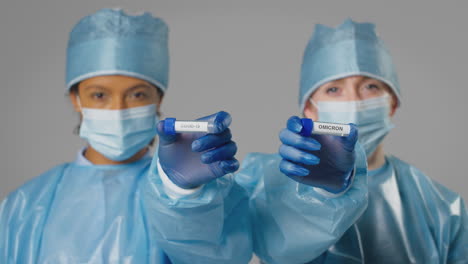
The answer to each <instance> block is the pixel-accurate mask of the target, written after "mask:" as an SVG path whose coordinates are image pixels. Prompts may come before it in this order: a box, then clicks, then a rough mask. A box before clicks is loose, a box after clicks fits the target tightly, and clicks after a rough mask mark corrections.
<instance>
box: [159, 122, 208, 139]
mask: <svg viewBox="0 0 468 264" xmlns="http://www.w3.org/2000/svg"><path fill="white" fill-rule="evenodd" d="M164 132H165V133H166V134H168V135H175V134H176V133H213V132H214V126H213V123H212V122H208V121H199V120H193V121H190V120H176V119H175V118H166V119H165V120H164Z"/></svg>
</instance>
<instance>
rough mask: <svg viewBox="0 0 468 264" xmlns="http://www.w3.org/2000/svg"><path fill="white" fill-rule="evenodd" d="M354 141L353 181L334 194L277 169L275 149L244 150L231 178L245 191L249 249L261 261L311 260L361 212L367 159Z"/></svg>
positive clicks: (364, 203)
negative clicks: (249, 223) (250, 236)
mask: <svg viewBox="0 0 468 264" xmlns="http://www.w3.org/2000/svg"><path fill="white" fill-rule="evenodd" d="M356 146H359V147H357V148H356V150H357V152H356V153H357V155H356V166H355V169H354V176H353V184H352V186H351V188H350V189H349V190H348V191H347V192H346V193H344V194H343V195H341V196H339V197H331V196H330V195H327V193H325V192H324V191H322V190H321V189H317V188H314V187H311V186H308V185H304V184H300V183H298V182H296V181H294V180H292V179H290V178H288V177H287V176H286V175H284V174H282V173H281V172H280V170H279V163H280V161H281V157H280V156H279V155H278V154H262V153H251V154H249V155H247V157H246V158H245V159H244V161H243V163H242V168H241V170H240V171H239V172H238V173H237V174H236V181H237V182H238V183H239V184H240V185H242V186H243V187H244V188H245V189H246V190H247V192H248V193H249V196H250V216H251V221H252V232H253V233H252V234H253V241H254V251H255V253H256V254H257V255H258V256H259V258H260V259H261V260H262V261H263V262H265V263H287V264H290V263H291V264H293V263H306V262H308V261H311V260H313V259H315V258H317V257H318V256H320V254H322V253H323V252H324V251H325V250H327V249H328V248H329V247H330V246H331V245H333V244H334V243H336V242H337V241H338V240H339V239H340V237H341V236H342V235H343V234H344V233H345V232H346V230H348V228H350V227H351V226H352V224H353V223H354V222H355V221H356V220H357V219H358V218H359V217H360V216H361V214H362V213H363V212H364V210H365V209H366V206H367V193H368V191H367V164H366V159H365V154H364V150H363V149H362V148H361V147H360V145H356Z"/></svg>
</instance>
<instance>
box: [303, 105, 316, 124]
mask: <svg viewBox="0 0 468 264" xmlns="http://www.w3.org/2000/svg"><path fill="white" fill-rule="evenodd" d="M303 114H304V117H306V118H310V119H312V120H317V119H318V112H317V108H316V107H314V106H313V105H312V103H310V101H307V103H306V106H305V108H304V113H303Z"/></svg>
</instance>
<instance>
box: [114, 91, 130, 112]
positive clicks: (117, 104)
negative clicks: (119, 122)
mask: <svg viewBox="0 0 468 264" xmlns="http://www.w3.org/2000/svg"><path fill="white" fill-rule="evenodd" d="M125 108H127V103H126V101H125V97H124V96H121V95H118V96H116V97H115V98H113V100H112V105H111V109H112V110H120V109H125Z"/></svg>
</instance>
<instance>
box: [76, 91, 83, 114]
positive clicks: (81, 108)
mask: <svg viewBox="0 0 468 264" xmlns="http://www.w3.org/2000/svg"><path fill="white" fill-rule="evenodd" d="M76 101H77V103H78V107H79V108H80V111H81V112H83V107H82V106H81V100H80V95H78V94H77V95H76Z"/></svg>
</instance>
